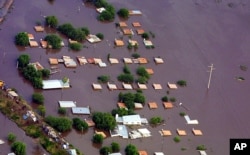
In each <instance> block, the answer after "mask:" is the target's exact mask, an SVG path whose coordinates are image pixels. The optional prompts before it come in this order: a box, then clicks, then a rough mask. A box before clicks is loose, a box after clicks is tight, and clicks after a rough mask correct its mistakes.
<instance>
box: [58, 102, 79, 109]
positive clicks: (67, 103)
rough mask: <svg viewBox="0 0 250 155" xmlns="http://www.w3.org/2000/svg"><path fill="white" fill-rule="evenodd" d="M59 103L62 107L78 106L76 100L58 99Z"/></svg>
mask: <svg viewBox="0 0 250 155" xmlns="http://www.w3.org/2000/svg"><path fill="white" fill-rule="evenodd" d="M58 104H59V106H60V107H61V108H72V107H76V102H74V101H58Z"/></svg>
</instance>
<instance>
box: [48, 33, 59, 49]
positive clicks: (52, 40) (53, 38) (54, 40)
mask: <svg viewBox="0 0 250 155" xmlns="http://www.w3.org/2000/svg"><path fill="white" fill-rule="evenodd" d="M44 40H46V41H47V42H48V44H49V46H51V47H52V49H60V48H61V47H62V45H61V43H62V39H61V38H60V37H59V36H58V35H55V34H49V35H47V36H46V37H45V38H44Z"/></svg>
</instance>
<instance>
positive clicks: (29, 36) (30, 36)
mask: <svg viewBox="0 0 250 155" xmlns="http://www.w3.org/2000/svg"><path fill="white" fill-rule="evenodd" d="M27 35H28V38H29V39H35V37H34V35H33V34H31V33H28V34H27Z"/></svg>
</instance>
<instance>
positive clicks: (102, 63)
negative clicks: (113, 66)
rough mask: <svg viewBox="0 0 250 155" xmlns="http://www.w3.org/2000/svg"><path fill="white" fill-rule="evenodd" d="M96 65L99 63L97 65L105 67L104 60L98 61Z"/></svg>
mask: <svg viewBox="0 0 250 155" xmlns="http://www.w3.org/2000/svg"><path fill="white" fill-rule="evenodd" d="M98 65H99V67H107V65H106V63H105V62H99V63H98Z"/></svg>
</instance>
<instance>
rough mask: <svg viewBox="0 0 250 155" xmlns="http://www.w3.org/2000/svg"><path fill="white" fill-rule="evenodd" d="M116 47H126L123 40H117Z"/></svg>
mask: <svg viewBox="0 0 250 155" xmlns="http://www.w3.org/2000/svg"><path fill="white" fill-rule="evenodd" d="M115 45H116V46H124V42H123V40H119V39H115Z"/></svg>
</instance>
